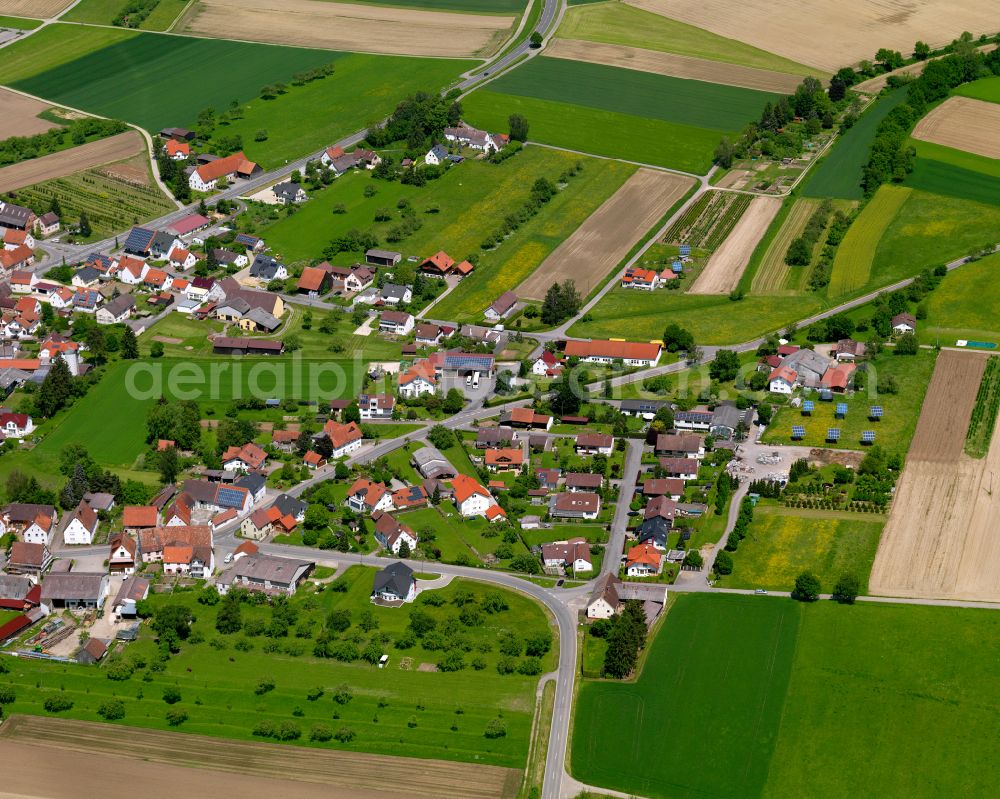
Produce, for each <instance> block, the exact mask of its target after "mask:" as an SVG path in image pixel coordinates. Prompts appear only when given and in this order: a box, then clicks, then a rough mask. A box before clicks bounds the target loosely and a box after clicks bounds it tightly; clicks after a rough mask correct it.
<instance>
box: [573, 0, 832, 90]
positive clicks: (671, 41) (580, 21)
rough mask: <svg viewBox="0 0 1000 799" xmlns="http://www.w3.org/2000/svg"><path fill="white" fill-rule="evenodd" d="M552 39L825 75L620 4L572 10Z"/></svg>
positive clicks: (764, 51)
mask: <svg viewBox="0 0 1000 799" xmlns="http://www.w3.org/2000/svg"><path fill="white" fill-rule="evenodd" d="M570 5H573V3H570ZM556 35H557V36H559V37H561V38H564V39H585V40H586V41H590V42H602V43H605V44H621V45H626V46H628V47H641V48H643V49H645V50H660V51H662V52H665V53H676V54H678V55H684V56H692V57H694V58H707V59H709V60H711V61H723V62H725V63H727V64H742V65H744V66H748V67H757V68H758V69H770V70H774V71H775V72H787V73H789V74H792V75H802V76H803V77H804V76H806V75H816V76H817V77H824V73H822V72H819V71H818V70H815V69H813V68H812V67H807V66H805V65H803V64H797V63H795V62H794V61H790V60H789V59H787V58H782V57H781V56H777V55H775V54H774V53H769V52H767V51H766V50H759V49H757V48H756V47H753V46H751V45H749V44H744V43H743V42H740V41H737V40H736V39H727V38H725V37H724V36H718V35H716V34H714V33H710V32H709V31H707V30H704V29H702V28H696V27H695V26H693V25H687V24H685V23H683V22H678V21H676V20H673V19H667V18H666V17H662V16H660V15H659V14H653V13H651V12H649V11H643V10H642V9H639V8H635V7H634V6H629V5H625V4H624V3H600V4H595V5H585V6H584V7H582V8H571V9H570V10H569V12H568V13H567V14H566V16H565V17H564V18H563V22H562V25H560V26H559V30H558V31H557V32H556Z"/></svg>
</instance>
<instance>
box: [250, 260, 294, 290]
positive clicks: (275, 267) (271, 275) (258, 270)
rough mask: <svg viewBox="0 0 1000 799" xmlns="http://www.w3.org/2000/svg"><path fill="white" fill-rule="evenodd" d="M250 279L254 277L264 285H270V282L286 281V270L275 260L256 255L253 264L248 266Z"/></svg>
mask: <svg viewBox="0 0 1000 799" xmlns="http://www.w3.org/2000/svg"><path fill="white" fill-rule="evenodd" d="M250 277H255V278H257V279H258V280H262V281H264V282H265V283H270V282H271V281H272V280H286V279H287V278H288V269H287V268H286V267H285V265H284V264H283V263H281V262H280V261H278V260H277V259H276V258H272V257H271V256H270V255H264V254H263V253H258V255H257V257H256V258H254V259H253V263H252V264H250Z"/></svg>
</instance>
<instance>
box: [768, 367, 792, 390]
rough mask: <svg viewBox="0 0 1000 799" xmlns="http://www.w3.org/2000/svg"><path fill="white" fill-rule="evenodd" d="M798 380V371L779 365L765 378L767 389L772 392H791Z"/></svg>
mask: <svg viewBox="0 0 1000 799" xmlns="http://www.w3.org/2000/svg"><path fill="white" fill-rule="evenodd" d="M798 381H799V373H798V372H796V371H795V370H794V369H792V368H791V367H790V366H779V367H778V368H777V369H775V370H773V371H772V372H771V374H770V375H769V376H768V378H767V390H768V391H770V392H771V393H772V394H791V393H792V392H793V391H794V390H795V386H796V385H797V383H798Z"/></svg>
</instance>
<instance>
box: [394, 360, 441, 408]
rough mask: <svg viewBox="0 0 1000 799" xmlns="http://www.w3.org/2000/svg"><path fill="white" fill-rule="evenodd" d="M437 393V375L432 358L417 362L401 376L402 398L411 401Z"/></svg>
mask: <svg viewBox="0 0 1000 799" xmlns="http://www.w3.org/2000/svg"><path fill="white" fill-rule="evenodd" d="M435 391H437V374H436V369H435V367H434V362H433V361H432V360H431V359H430V358H424V359H422V360H419V361H415V362H414V363H413V364H412V365H411V366H410V368H409V369H407V370H406V371H405V372H400V374H399V393H400V396H403V397H406V398H408V399H411V398H413V397H421V396H423V395H424V394H433V393H434V392H435Z"/></svg>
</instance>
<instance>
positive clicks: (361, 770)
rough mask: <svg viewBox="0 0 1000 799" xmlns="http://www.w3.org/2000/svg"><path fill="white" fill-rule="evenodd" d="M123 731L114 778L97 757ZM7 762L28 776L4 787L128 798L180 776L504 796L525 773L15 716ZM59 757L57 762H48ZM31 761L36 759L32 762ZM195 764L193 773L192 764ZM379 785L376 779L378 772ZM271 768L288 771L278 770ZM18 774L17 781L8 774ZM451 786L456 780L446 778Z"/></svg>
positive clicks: (2, 745) (264, 790)
mask: <svg viewBox="0 0 1000 799" xmlns="http://www.w3.org/2000/svg"><path fill="white" fill-rule="evenodd" d="M123 734H124V735H125V736H127V738H128V741H129V745H128V747H127V748H126V750H125V751H123V752H121V753H119V754H120V757H119V758H117V759H116V764H115V774H116V779H115V780H114V781H112V782H111V783H109V782H108V781H107V778H106V773H105V769H104V768H103V767H101V766H100V765H98V764H99V762H100V758H99V756H100V755H102V754H104V753H105V752H107V748H108V747H113V746H114V745H115V741H120V740H121V736H122V735H123ZM0 754H2V756H3V758H4V760H5V761H6V762H12V761H14V760H16V762H18V763H19V764H21V765H22V767H21V768H18V769H14V771H16V772H18V773H19V774H21V775H22V778H23V780H24V782H23V783H21V782H17V781H16V779H18V778H16V777H15V775H13V774H8V775H6V776H5V777H4V790H5V791H10V792H12V793H13V794H15V795H17V794H18V793H20V794H23V795H25V796H40V795H44V796H46V797H50V798H51V799H63V797H66V799H70V797H76V796H97V795H101V796H104V797H106V799H125V798H126V797H128V796H130V795H132V793H133V791H134V786H135V785H136V784H140V783H141V784H142V785H143V791H142V792H143V795H144V796H146V797H149V798H150V799H172V797H174V796H176V790H177V784H178V783H183V782H187V781H192V782H193V781H197V783H198V786H199V790H201V791H206V792H207V793H208V794H216V795H221V796H240V797H244V799H269V797H273V796H277V795H283V796H295V797H302V798H303V799H312V798H313V797H315V798H316V799H320V798H321V797H328V798H329V799H354V797H358V798H359V799H403V797H410V796H413V797H436V796H441V795H442V793H444V794H450V795H458V794H459V793H460V794H461V795H462V796H467V797H473V798H475V799H501V798H504V799H505V798H506V797H513V796H514V795H515V794H516V791H517V785H518V782H519V780H520V772H519V771H516V770H514V769H505V768H498V767H496V766H480V765H471V764H462V763H447V762H443V761H436V760H414V759H411V758H402V757H385V756H380V755H368V754H363V753H358V752H337V751H331V750H329V749H325V750H319V749H303V748H301V747H291V746H282V745H280V744H264V743H250V742H238V741H225V740H222V739H218V738H208V737H206V736H203V735H187V734H182V733H174V732H163V731H155V730H143V729H138V728H132V727H124V728H123V727H119V726H118V725H107V724H95V723H92V722H87V721H76V720H71V719H55V718H33V717H28V716H18V717H15V718H12V719H10V721H8V722H7V723H6V724H5V725H4V727H3V730H2V737H0ZM53 759H56V760H58V761H59V763H60V768H58V769H52V768H49V767H48V766H47V764H51V762H52V760H53ZM30 764H33V765H30ZM192 768H197V769H198V770H197V772H192V771H190V769H192ZM376 773H377V774H378V775H379V777H378V787H377V788H375V787H372V776H371V775H372V774H376ZM275 775H282V776H280V777H278V776H275ZM10 779H15V782H13V783H12V782H10ZM448 786H450V788H449V787H448Z"/></svg>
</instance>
